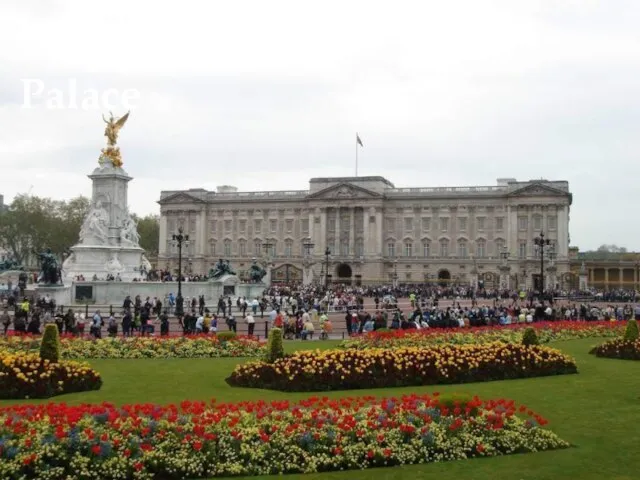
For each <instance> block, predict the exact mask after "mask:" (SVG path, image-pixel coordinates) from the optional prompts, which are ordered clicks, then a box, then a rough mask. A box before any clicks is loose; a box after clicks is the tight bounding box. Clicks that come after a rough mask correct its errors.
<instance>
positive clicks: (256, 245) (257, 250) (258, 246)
mask: <svg viewBox="0 0 640 480" xmlns="http://www.w3.org/2000/svg"><path fill="white" fill-rule="evenodd" d="M253 254H254V255H256V256H258V255H261V254H262V240H254V241H253Z"/></svg>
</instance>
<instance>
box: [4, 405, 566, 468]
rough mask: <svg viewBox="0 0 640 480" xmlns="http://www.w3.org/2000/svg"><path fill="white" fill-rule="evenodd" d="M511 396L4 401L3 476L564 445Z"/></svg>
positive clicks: (309, 464) (348, 464) (408, 458)
mask: <svg viewBox="0 0 640 480" xmlns="http://www.w3.org/2000/svg"><path fill="white" fill-rule="evenodd" d="M546 423H547V421H546V420H545V419H544V418H542V417H541V416H539V415H538V414H536V413H534V412H532V411H530V410H529V409H528V408H527V407H525V406H517V405H516V404H515V403H514V402H513V401H511V400H505V399H498V400H480V399H478V398H477V397H474V398H470V397H466V398H463V397H457V398H456V397H447V398H443V397H441V396H439V395H438V394H434V395H433V396H429V395H410V396H404V397H401V398H386V399H376V398H374V397H348V398H342V399H329V398H326V397H322V398H320V397H311V398H309V399H307V400H303V401H300V402H298V403H293V402H289V401H287V400H283V401H274V402H270V403H267V402H264V401H257V402H241V403H217V402H215V401H211V402H209V403H204V402H183V403H182V404H180V405H168V406H159V405H153V404H136V405H124V406H121V407H117V406H114V405H111V404H108V403H103V404H99V405H79V406H68V405H65V404H64V403H60V404H54V403H50V404H43V405H16V406H10V407H3V408H0V478H2V479H3V480H9V479H24V478H42V479H68V480H75V479H78V480H85V479H86V480H89V479H90V480H97V479H114V480H115V479H154V478H155V479H174V478H175V479H180V478H201V477H216V476H232V475H266V474H281V473H294V472H298V473H302V472H322V471H329V470H343V469H363V468H370V467H378V466H391V465H402V464H415V463H426V462H440V461H445V460H460V459H466V458H472V457H493V456H498V455H507V454H514V453H526V452H536V451H542V450H551V449H558V448H566V447H569V444H568V443H567V442H565V441H564V440H562V439H560V438H559V437H558V436H557V435H556V434H554V433H553V432H552V431H550V430H548V429H546V428H544V426H545V425H546Z"/></svg>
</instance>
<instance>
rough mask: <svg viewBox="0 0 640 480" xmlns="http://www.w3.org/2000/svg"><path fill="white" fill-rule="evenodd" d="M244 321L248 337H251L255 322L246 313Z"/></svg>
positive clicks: (249, 314)
mask: <svg viewBox="0 0 640 480" xmlns="http://www.w3.org/2000/svg"><path fill="white" fill-rule="evenodd" d="M245 320H246V321H247V329H248V335H249V336H250V337H253V330H254V329H255V328H256V320H255V319H254V318H253V315H251V313H247V316H246V317H245Z"/></svg>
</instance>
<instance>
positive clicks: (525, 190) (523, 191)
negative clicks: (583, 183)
mask: <svg viewBox="0 0 640 480" xmlns="http://www.w3.org/2000/svg"><path fill="white" fill-rule="evenodd" d="M509 196H510V197H549V196H551V197H568V196H570V193H568V192H565V191H563V190H560V189H557V188H555V187H552V186H550V185H547V184H545V183H537V182H536V183H532V184H530V185H526V186H524V187H522V188H519V189H517V190H514V191H513V192H511V193H509Z"/></svg>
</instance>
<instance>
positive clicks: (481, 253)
mask: <svg viewBox="0 0 640 480" xmlns="http://www.w3.org/2000/svg"><path fill="white" fill-rule="evenodd" d="M486 255H487V242H486V241H485V240H484V239H480V240H476V257H478V258H484V257H485V256H486Z"/></svg>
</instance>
